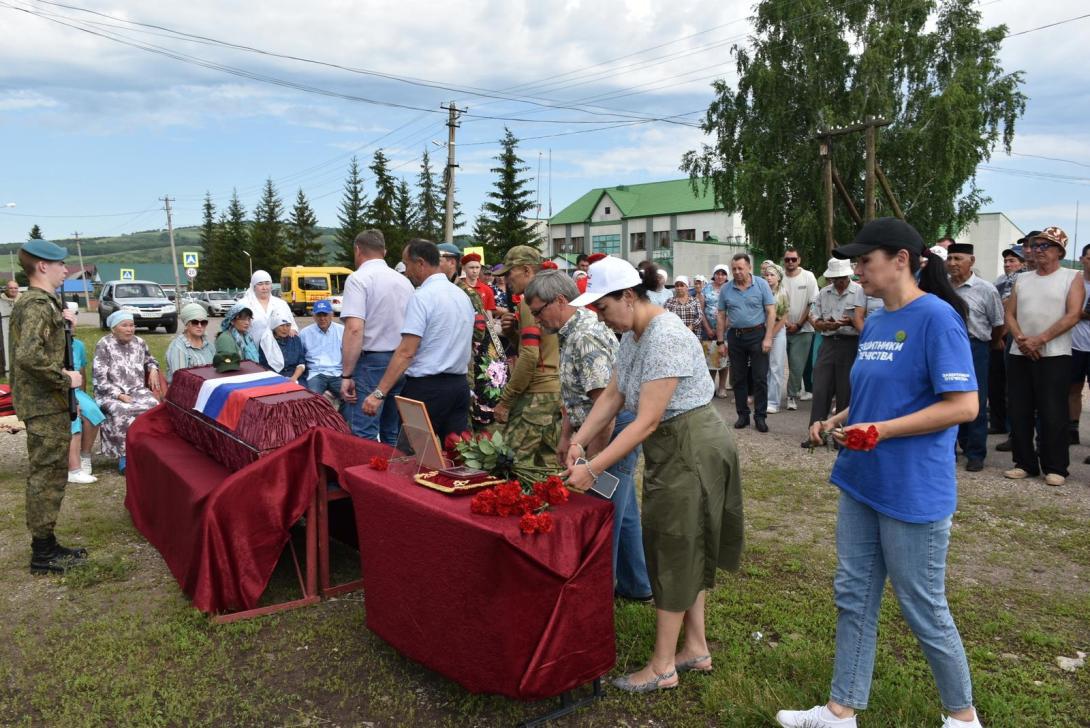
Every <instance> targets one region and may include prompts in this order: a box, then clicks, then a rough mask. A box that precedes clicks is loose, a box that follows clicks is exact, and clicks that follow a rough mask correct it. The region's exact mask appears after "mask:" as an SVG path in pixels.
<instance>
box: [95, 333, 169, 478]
mask: <svg viewBox="0 0 1090 728" xmlns="http://www.w3.org/2000/svg"><path fill="white" fill-rule="evenodd" d="M158 368H159V362H157V361H156V360H155V357H153V356H152V355H151V351H150V350H149V349H148V345H147V343H145V342H144V340H143V339H141V338H140V337H139V336H134V337H133V338H132V340H131V341H129V342H128V343H127V344H122V343H121V342H119V341H118V340H117V339H116V338H114V335H113V334H107V335H106V336H103V337H102V338H101V339H99V341H98V344H97V345H95V359H94V373H93V375H92V379H93V381H94V394H95V400H96V401H97V402H98V406H99V407H101V408H102V411H103V412H104V413H105V414H106V420H105V421H104V422H103V423H102V430H101V433H100V439H101V441H102V454H103V455H106V456H108V457H112V458H122V457H125V433H127V432H128V431H129V426H130V425H131V424H132V423H133V420H135V419H136V418H137V417H138V416H140V415H142V414H144V413H145V412H147V411H148V410H150V409H151V408H152V407H155V406H156V405H157V404H159V400H158V399H156V398H155V395H154V394H152V393H151V390H150V389H148V386H147V375H148V373H149V372H150V371H151V370H152V369H158ZM122 394H127V395H129V396H130V397H132V401H131V402H122V401H121V400H120V399H118V396H119V395H122Z"/></svg>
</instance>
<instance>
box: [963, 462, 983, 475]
mask: <svg viewBox="0 0 1090 728" xmlns="http://www.w3.org/2000/svg"><path fill="white" fill-rule="evenodd" d="M965 469H966V470H968V471H969V472H970V473H979V472H980V471H981V470H983V469H984V461H983V460H970V461H969V462H967V463H965Z"/></svg>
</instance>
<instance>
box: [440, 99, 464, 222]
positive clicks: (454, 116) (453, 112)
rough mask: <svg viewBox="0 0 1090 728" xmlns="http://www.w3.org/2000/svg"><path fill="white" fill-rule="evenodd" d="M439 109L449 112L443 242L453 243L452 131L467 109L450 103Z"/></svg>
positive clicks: (455, 165)
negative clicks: (459, 116)
mask: <svg viewBox="0 0 1090 728" xmlns="http://www.w3.org/2000/svg"><path fill="white" fill-rule="evenodd" d="M439 108H440V109H446V110H447V111H448V112H449V114H450V115H449V117H448V118H447V129H448V131H447V213H446V217H445V218H444V220H443V242H444V243H453V242H454V168H455V167H457V166H458V165H457V164H455V163H454V130H455V129H457V128H458V115H459V114H463V113H465V112H466V111H468V109H459V108H458V107H457V106H455V105H454V102H453V101H451V102H450V105H449V106H447V105H445V104H440V105H439Z"/></svg>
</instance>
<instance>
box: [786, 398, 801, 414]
mask: <svg viewBox="0 0 1090 728" xmlns="http://www.w3.org/2000/svg"><path fill="white" fill-rule="evenodd" d="M798 408H799V402H798V400H797V399H795V398H794V397H788V398H787V409H789V410H792V411H794V410H797V409H798Z"/></svg>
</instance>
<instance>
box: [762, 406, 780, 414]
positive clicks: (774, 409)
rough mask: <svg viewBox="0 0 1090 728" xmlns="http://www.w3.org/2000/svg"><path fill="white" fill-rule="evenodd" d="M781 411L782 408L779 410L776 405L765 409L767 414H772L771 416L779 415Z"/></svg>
mask: <svg viewBox="0 0 1090 728" xmlns="http://www.w3.org/2000/svg"><path fill="white" fill-rule="evenodd" d="M779 411H780V408H779V407H777V406H776V405H774V404H770V405H768V406H766V407H765V412H766V413H768V414H770V415H774V414H776V413H777V412H779Z"/></svg>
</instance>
